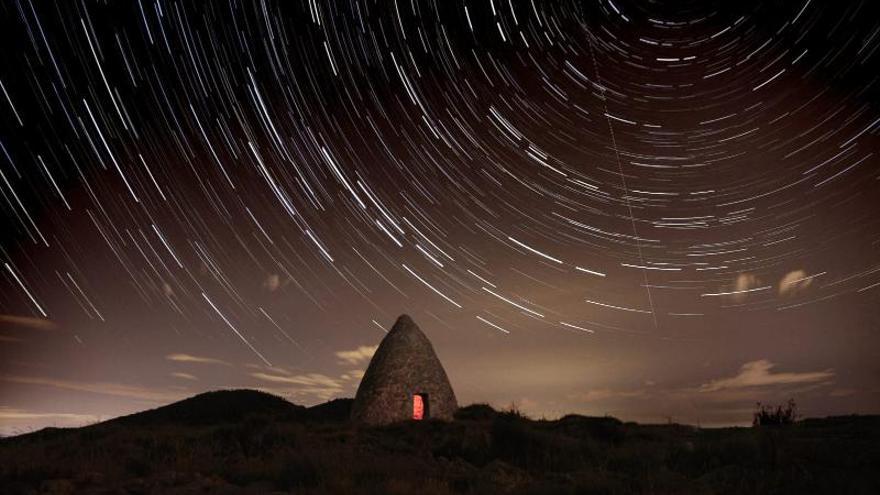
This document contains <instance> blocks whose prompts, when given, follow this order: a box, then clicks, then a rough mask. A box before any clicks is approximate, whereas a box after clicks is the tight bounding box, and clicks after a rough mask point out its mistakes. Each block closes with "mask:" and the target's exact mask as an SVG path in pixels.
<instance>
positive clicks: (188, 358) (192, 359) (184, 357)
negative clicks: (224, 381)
mask: <svg viewBox="0 0 880 495" xmlns="http://www.w3.org/2000/svg"><path fill="white" fill-rule="evenodd" d="M165 359H167V360H169V361H175V362H178V363H198V364H222V365H223V366H232V364H230V363H227V362H226V361H223V360H220V359H214V358H209V357H201V356H193V355H192V354H182V353H178V354H169V355H167V356H165Z"/></svg>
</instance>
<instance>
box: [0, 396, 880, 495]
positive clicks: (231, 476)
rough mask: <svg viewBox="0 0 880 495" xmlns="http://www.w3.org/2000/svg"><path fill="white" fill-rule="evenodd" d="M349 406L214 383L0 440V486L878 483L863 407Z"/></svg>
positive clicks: (428, 490) (555, 489)
mask: <svg viewBox="0 0 880 495" xmlns="http://www.w3.org/2000/svg"><path fill="white" fill-rule="evenodd" d="M221 406H222V407H221ZM350 406H351V401H350V400H346V399H343V400H337V401H332V402H329V403H327V404H322V405H320V406H316V407H313V408H304V407H300V406H294V405H293V404H289V403H287V402H286V401H283V400H282V399H279V398H277V397H273V396H269V395H267V394H262V393H259V392H252V391H234V392H221V393H213V394H207V395H201V396H197V397H194V398H192V399H188V401H184V402H181V403H177V404H173V405H171V406H168V407H167V408H159V409H156V410H153V411H148V412H146V413H142V414H140V415H132V416H128V417H126V418H120V419H117V420H113V421H108V422H105V423H101V424H97V425H92V426H88V427H84V428H77V429H57V428H51V429H45V430H41V431H39V432H36V433H33V434H28V435H22V436H18V437H12V438H5V439H2V440H0V493H3V494H4V495H5V494H18V493H22V494H24V493H273V492H276V493H277V492H282V493H285V492H286V493H297V494H349V493H352V494H359V493H368V494H372V493H376V494H386V493H387V494H404V493H406V494H409V493H420V494H453V493H463V494H475V493H511V494H549V493H562V494H622V493H664V494H668V493H688V494H733V493H757V494H761V493H765V494H770V493H791V494H796V493H834V494H835V495H837V494H845V493H864V494H873V493H880V473H878V470H877V466H878V465H880V441H878V440H880V438H878V432H880V417H876V416H849V417H836V418H826V419H807V420H803V421H797V422H795V423H793V424H792V425H791V426H790V427H788V428H721V429H700V428H695V427H690V426H683V425H676V424H663V425H638V424H635V423H623V422H621V421H619V420H617V419H614V418H610V417H585V416H579V415H569V416H565V417H564V418H561V419H559V420H555V421H546V420H532V419H529V418H528V417H526V416H524V415H523V414H522V413H520V412H518V411H516V410H509V411H496V410H494V409H492V408H491V407H489V406H487V405H485V404H476V405H471V406H467V407H463V408H461V409H459V411H458V412H457V413H456V419H455V421H453V422H449V423H445V422H437V421H422V422H403V423H397V424H392V425H387V426H381V427H372V428H363V427H362V428H358V427H354V426H352V425H351V424H350V423H349V422H348V421H347V417H348V413H349V410H350ZM217 408H220V409H222V410H217ZM202 414H204V415H206V416H202ZM205 418H210V421H209V420H207V419H205Z"/></svg>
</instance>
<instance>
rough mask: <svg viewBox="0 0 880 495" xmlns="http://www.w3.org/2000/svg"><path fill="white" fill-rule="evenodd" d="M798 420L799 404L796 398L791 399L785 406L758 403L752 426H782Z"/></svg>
mask: <svg viewBox="0 0 880 495" xmlns="http://www.w3.org/2000/svg"><path fill="white" fill-rule="evenodd" d="M796 420H797V405H796V404H795V403H794V399H789V400H788V403H787V404H786V405H785V406H782V405H778V406H776V407H773V406H772V405H764V404H761V403H760V402H758V403H757V406H756V410H755V414H754V416H753V418H752V426H782V425H790V424H792V423H794V422H795V421H796Z"/></svg>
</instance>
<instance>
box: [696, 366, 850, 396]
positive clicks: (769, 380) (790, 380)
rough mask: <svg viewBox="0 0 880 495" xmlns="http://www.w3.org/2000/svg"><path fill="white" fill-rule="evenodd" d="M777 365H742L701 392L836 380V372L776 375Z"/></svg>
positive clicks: (706, 385)
mask: <svg viewBox="0 0 880 495" xmlns="http://www.w3.org/2000/svg"><path fill="white" fill-rule="evenodd" d="M775 366H776V365H775V364H774V363H771V362H770V361H768V360H766V359H759V360H757V361H749V362H748V363H745V364H743V365H742V367H741V368H740V370H739V373H738V374H736V375H735V376H732V377H729V378H719V379H717V380H712V381H710V382H708V383H704V384H702V385H700V388H699V389H698V390H699V391H700V392H717V391H719V390H729V389H741V388H750V387H767V386H772V385H791V384H805V383H819V382H824V381H827V380H830V379H832V378H834V370H831V369H828V370H824V371H806V372H799V373H798V372H783V373H774V372H773V371H772V370H773V368H774V367H775Z"/></svg>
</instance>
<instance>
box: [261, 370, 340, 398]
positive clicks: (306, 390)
mask: <svg viewBox="0 0 880 495" xmlns="http://www.w3.org/2000/svg"><path fill="white" fill-rule="evenodd" d="M251 376H252V377H254V378H257V379H258V380H263V381H267V382H270V383H275V384H281V385H287V386H289V388H285V389H280V390H279V389H272V391H273V393H279V392H280V394H279V395H284V394H294V395H298V396H313V397H316V398H318V399H321V400H327V399H330V398H331V397H334V396H338V395H340V394H341V393H342V392H343V390H344V386H343V385H344V384H343V380H342V379H337V378H333V377H331V376H327V375H322V374H320V373H307V374H302V375H277V374H269V373H251Z"/></svg>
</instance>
